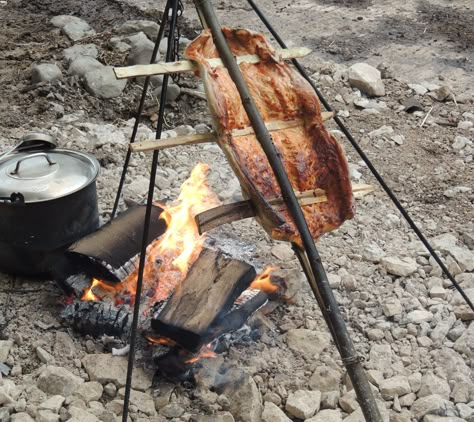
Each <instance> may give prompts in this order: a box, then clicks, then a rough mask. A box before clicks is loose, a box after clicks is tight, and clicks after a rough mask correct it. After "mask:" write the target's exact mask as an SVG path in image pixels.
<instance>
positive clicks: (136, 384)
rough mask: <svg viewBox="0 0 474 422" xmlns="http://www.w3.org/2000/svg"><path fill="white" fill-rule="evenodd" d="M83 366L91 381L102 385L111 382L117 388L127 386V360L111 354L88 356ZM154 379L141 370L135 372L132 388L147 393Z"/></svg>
mask: <svg viewBox="0 0 474 422" xmlns="http://www.w3.org/2000/svg"><path fill="white" fill-rule="evenodd" d="M82 364H83V365H84V368H85V370H86V372H87V373H88V374H89V379H90V380H91V381H99V382H100V383H101V384H102V385H104V384H107V383H109V382H112V383H114V384H115V385H116V386H117V387H123V386H125V379H126V376H127V358H126V357H125V356H112V355H110V354H95V355H86V356H85V357H84V358H83V359H82ZM151 382H152V377H151V376H150V375H149V374H147V373H146V372H145V371H144V370H143V369H141V368H135V369H134V370H133V378H132V388H133V389H135V390H139V391H145V390H147V389H148V388H150V387H151Z"/></svg>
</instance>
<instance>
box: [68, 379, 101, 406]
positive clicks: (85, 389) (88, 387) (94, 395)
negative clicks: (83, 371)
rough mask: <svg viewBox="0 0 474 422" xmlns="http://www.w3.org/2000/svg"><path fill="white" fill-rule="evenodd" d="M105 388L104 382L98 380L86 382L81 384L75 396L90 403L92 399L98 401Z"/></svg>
mask: <svg viewBox="0 0 474 422" xmlns="http://www.w3.org/2000/svg"><path fill="white" fill-rule="evenodd" d="M103 391H104V388H103V387H102V384H100V383H99V382H97V381H91V382H85V383H84V384H82V385H80V386H79V387H78V389H77V390H76V392H75V393H74V396H76V397H78V398H80V399H81V400H83V401H84V403H86V404H87V403H89V402H90V401H97V400H99V399H100V398H101V397H102V393H103Z"/></svg>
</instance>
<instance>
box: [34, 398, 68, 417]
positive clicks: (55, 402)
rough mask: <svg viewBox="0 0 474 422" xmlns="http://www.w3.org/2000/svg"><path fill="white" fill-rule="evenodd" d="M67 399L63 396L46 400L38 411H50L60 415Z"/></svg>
mask: <svg viewBox="0 0 474 422" xmlns="http://www.w3.org/2000/svg"><path fill="white" fill-rule="evenodd" d="M65 400H66V399H65V398H64V397H63V396H59V395H56V396H52V397H50V398H49V399H47V400H45V401H44V402H43V403H41V404H40V405H39V406H38V410H49V411H50V412H53V413H59V409H61V407H62V405H63V403H64V401H65Z"/></svg>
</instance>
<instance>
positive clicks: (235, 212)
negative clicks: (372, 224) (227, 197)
mask: <svg viewBox="0 0 474 422" xmlns="http://www.w3.org/2000/svg"><path fill="white" fill-rule="evenodd" d="M374 190H375V189H374V187H373V186H372V185H367V184H353V185H352V193H353V194H354V197H355V198H361V197H363V196H365V195H367V194H369V193H371V192H373V191H374ZM295 194H296V197H297V199H298V202H299V203H300V205H301V206H306V205H311V204H320V203H322V202H326V201H327V196H326V192H324V191H323V190H322V189H315V190H307V191H304V192H295ZM268 202H269V204H271V205H272V206H274V207H275V208H276V209H277V210H278V209H281V208H283V207H284V203H283V199H282V198H281V197H275V198H270V199H268ZM255 215H256V212H255V208H254V206H253V204H252V201H250V200H246V201H239V202H234V203H232V204H226V205H221V206H219V207H215V208H211V209H210V210H207V211H204V212H202V213H200V214H197V215H196V217H195V221H196V225H197V227H198V230H199V234H203V233H205V232H207V231H209V230H212V229H214V228H216V227H219V226H221V225H222V224H226V223H232V222H234V221H238V220H243V219H245V218H250V217H255Z"/></svg>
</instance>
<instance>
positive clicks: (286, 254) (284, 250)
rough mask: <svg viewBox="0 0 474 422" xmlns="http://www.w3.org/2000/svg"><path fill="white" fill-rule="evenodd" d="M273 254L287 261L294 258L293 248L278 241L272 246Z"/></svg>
mask: <svg viewBox="0 0 474 422" xmlns="http://www.w3.org/2000/svg"><path fill="white" fill-rule="evenodd" d="M271 252H272V255H273V256H274V257H276V258H278V259H279V260H281V261H284V262H287V261H291V260H292V259H294V256H295V254H294V252H293V250H292V249H291V248H290V247H289V246H288V245H287V244H286V243H278V244H276V245H275V246H273V247H272V250H271Z"/></svg>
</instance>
